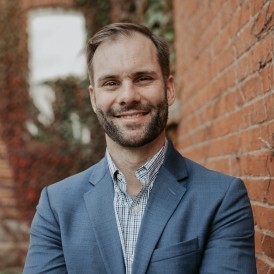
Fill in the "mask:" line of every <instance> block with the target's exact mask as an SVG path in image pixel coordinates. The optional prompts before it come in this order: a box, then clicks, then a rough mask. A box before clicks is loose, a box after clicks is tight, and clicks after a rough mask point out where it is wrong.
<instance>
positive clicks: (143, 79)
mask: <svg viewBox="0 0 274 274" xmlns="http://www.w3.org/2000/svg"><path fill="white" fill-rule="evenodd" d="M152 80H153V78H152V77H151V76H147V75H143V76H140V77H138V78H137V82H140V83H148V82H150V81H152Z"/></svg>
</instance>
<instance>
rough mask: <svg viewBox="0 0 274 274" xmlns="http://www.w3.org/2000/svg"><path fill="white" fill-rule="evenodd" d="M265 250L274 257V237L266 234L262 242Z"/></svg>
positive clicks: (269, 255) (266, 253)
mask: <svg viewBox="0 0 274 274" xmlns="http://www.w3.org/2000/svg"><path fill="white" fill-rule="evenodd" d="M262 246H263V251H264V253H265V255H266V256H268V257H269V258H274V237H271V236H270V235H265V236H264V238H263V242H262Z"/></svg>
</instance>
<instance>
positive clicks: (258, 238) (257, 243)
mask: <svg viewBox="0 0 274 274" xmlns="http://www.w3.org/2000/svg"><path fill="white" fill-rule="evenodd" d="M263 238H264V234H263V233H262V231H261V230H258V229H255V246H256V252H257V253H261V254H262V253H263V245H262V242H263Z"/></svg>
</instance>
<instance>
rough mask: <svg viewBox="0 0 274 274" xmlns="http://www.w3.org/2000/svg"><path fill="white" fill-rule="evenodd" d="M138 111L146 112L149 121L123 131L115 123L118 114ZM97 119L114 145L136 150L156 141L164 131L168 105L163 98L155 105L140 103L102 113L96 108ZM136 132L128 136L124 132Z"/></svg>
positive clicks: (127, 127) (126, 127)
mask: <svg viewBox="0 0 274 274" xmlns="http://www.w3.org/2000/svg"><path fill="white" fill-rule="evenodd" d="M130 110H140V111H144V112H147V113H148V114H146V115H150V118H151V119H150V121H149V122H147V123H146V124H142V125H131V126H130V125H127V126H125V128H124V130H123V127H122V126H121V125H119V124H116V123H115V119H116V118H115V117H116V116H117V115H119V113H122V112H125V111H130ZM96 114H97V118H98V120H99V123H100V124H101V126H102V127H103V129H104V130H105V133H106V134H107V135H108V136H109V137H110V138H111V139H112V140H113V141H114V142H116V143H118V144H119V145H121V146H123V147H130V148H137V147H141V146H144V145H146V144H148V143H150V142H151V141H153V140H154V139H156V138H157V137H158V136H159V135H160V134H161V133H162V131H163V130H164V129H165V127H166V124H167V119H168V103H167V98H166V95H165V98H164V99H163V100H162V101H161V102H160V103H159V104H157V105H152V104H146V105H142V104H140V103H136V102H135V103H132V104H128V105H124V106H121V107H120V108H119V109H113V108H111V109H109V110H108V111H106V112H104V111H103V110H102V109H100V108H97V112H96ZM134 130H138V132H137V133H136V134H131V135H130V136H128V134H127V133H126V132H125V131H132V132H133V131H134Z"/></svg>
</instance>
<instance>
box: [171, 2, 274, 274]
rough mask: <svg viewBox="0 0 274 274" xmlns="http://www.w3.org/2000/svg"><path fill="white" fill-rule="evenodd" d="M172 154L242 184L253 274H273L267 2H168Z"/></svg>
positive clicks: (273, 136) (273, 25) (272, 18)
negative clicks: (174, 121)
mask: <svg viewBox="0 0 274 274" xmlns="http://www.w3.org/2000/svg"><path fill="white" fill-rule="evenodd" d="M174 11H175V15H174V23H175V32H176V36H175V37H176V44H175V47H176V79H177V83H176V84H177V90H178V96H179V97H180V101H181V113H180V123H179V127H178V135H177V136H178V137H177V147H178V148H179V150H180V152H181V153H182V154H184V155H185V156H187V157H190V158H192V159H194V160H196V161H198V162H200V163H201V164H204V165H206V166H207V167H209V168H213V169H217V170H220V171H223V172H225V173H228V174H231V175H235V176H239V177H241V178H242V179H243V180H244V182H245V184H246V186H247V188H248V193H249V197H250V199H251V202H252V207H253V212H254V216H255V230H256V237H255V240H256V254H257V265H258V273H259V274H270V273H274V180H273V176H274V85H273V78H274V72H273V67H274V66H273V64H274V61H273V52H274V47H273V43H274V42H273V41H274V1H271V0H253V1H250V0H229V1H228V0H197V1H192V0H184V1H181V0H174Z"/></svg>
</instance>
